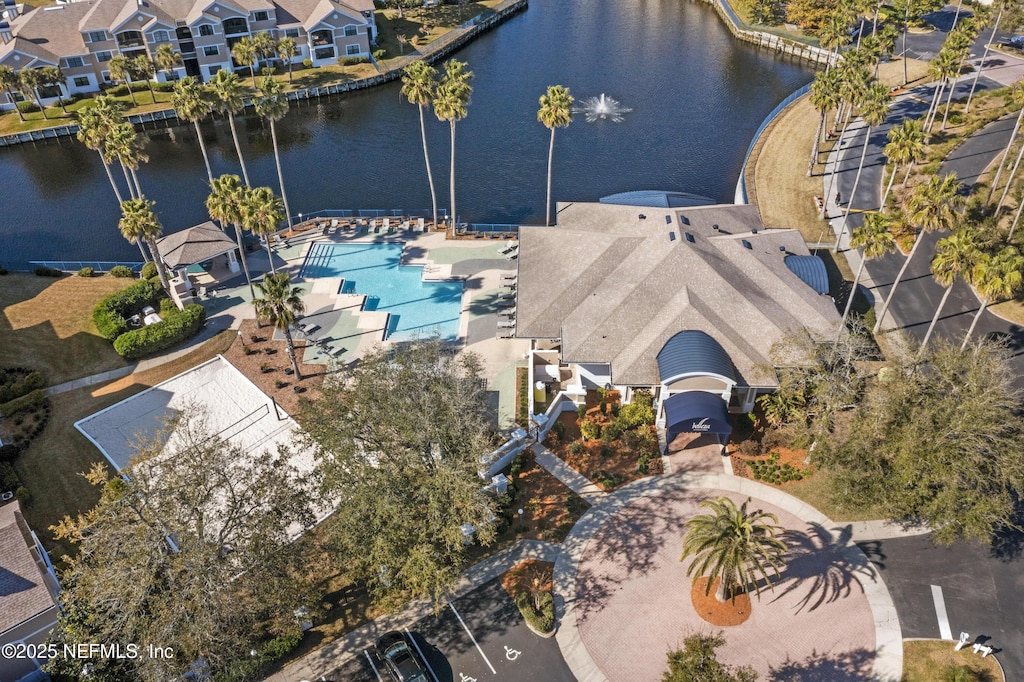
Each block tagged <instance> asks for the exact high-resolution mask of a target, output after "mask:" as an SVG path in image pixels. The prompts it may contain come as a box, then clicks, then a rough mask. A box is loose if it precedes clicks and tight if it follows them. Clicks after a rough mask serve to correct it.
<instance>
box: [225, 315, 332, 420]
mask: <svg viewBox="0 0 1024 682" xmlns="http://www.w3.org/2000/svg"><path fill="white" fill-rule="evenodd" d="M273 337H274V329H273V328H272V327H269V326H266V325H264V326H263V327H262V328H257V326H256V321H255V320H243V321H242V326H241V328H240V329H239V335H238V338H237V339H235V341H234V343H232V344H231V347H230V348H228V350H227V352H226V353H224V359H226V360H227V361H228V362H230V363H231V364H232V365H234V366H235V367H237V368H238V369H239V370H240V371H241V372H242V374H244V375H245V376H246V377H247V378H248V379H249V380H250V381H252V382H253V383H254V384H256V385H257V386H258V387H259V388H260V390H261V391H263V392H264V393H266V394H267V395H269V396H270V397H271V398H273V399H274V400H275V401H276V402H277V404H278V405H280V406H281V407H282V408H283V409H284V410H285V412H287V413H288V414H290V415H295V413H296V412H297V411H298V409H299V398H300V397H302V398H308V399H311V400H315V399H316V398H317V397H319V395H320V385H321V384H322V383H323V380H324V375H325V374H326V372H327V367H326V365H317V364H305V363H303V362H302V361H301V360H302V353H303V348H305V346H306V342H305V341H302V340H299V339H295V354H296V356H297V357H298V358H299V371H300V372H301V373H302V379H301V380H299V381H296V380H295V377H294V376H292V375H289V374H286V373H285V370H286V369H290V368H291V366H292V363H291V360H290V359H289V357H288V349H287V346H286V345H285V342H284V341H283V340H282V341H274V340H273ZM257 339H259V340H257ZM243 346H248V347H249V348H250V349H251V350H252V351H255V352H253V353H251V354H250V355H246V354H245V352H244V350H243ZM267 350H270V351H271V353H269V354H268V353H267ZM264 365H266V366H267V367H268V368H269V369H270V371H268V372H263V371H261V369H260V368H261V367H262V366H264ZM278 381H281V382H283V384H284V385H282V386H281V387H278V386H277V383H276V382H278ZM296 386H298V387H299V389H300V391H298V392H296V390H295V387H296Z"/></svg>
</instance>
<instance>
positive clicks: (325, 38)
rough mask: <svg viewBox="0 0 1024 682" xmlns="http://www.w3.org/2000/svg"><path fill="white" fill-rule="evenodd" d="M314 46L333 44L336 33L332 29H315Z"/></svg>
mask: <svg viewBox="0 0 1024 682" xmlns="http://www.w3.org/2000/svg"><path fill="white" fill-rule="evenodd" d="M312 38H313V47H320V46H322V45H333V44H334V34H333V33H331V32H330V31H313V35H312Z"/></svg>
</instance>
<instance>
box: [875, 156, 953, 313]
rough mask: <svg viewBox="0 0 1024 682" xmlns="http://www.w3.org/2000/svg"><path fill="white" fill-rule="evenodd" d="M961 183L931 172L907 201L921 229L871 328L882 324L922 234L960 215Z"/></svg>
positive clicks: (946, 225)
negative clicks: (931, 174)
mask: <svg viewBox="0 0 1024 682" xmlns="http://www.w3.org/2000/svg"><path fill="white" fill-rule="evenodd" d="M959 190H960V182H959V181H958V180H957V177H956V173H950V174H948V175H945V176H943V177H939V176H937V175H933V176H931V177H930V178H928V181H927V182H924V183H922V184H920V185H918V186H917V187H916V188H915V189H914V193H913V194H911V195H910V198H909V199H908V200H907V203H906V207H907V211H908V212H909V218H910V222H911V223H912V224H914V225H916V226H918V227H919V228H920V232H918V233H917V235H916V237H915V238H914V246H913V247H912V248H911V249H910V253H909V254H908V255H907V259H906V260H905V261H903V265H902V266H901V267H900V271H899V272H898V273H897V274H896V279H895V280H894V281H893V283H892V289H891V290H890V291H889V295H888V296H887V297H886V299H885V303H884V304H883V305H882V310H881V312H880V313H879V314H878V316H877V319H876V320H875V327H874V329H873V330H872V331H874V332H876V333H877V332H878V330H879V329H881V327H882V320H884V319H885V313H886V312H887V311H888V310H889V304H890V303H892V299H893V296H895V295H896V289H897V288H898V287H899V285H900V282H901V281H902V280H903V275H904V273H906V271H907V266H908V265H910V261H912V260H913V259H914V254H915V253H917V248H918V247H919V246H920V245H921V235H922V234H924V233H925V232H930V231H932V230H947V229H950V228H951V227H952V226H953V225H954V224H956V222H957V220H959V218H960V213H959V210H958V209H959V208H960V206H962V205H963V204H964V198H963V197H962V196H960V194H959Z"/></svg>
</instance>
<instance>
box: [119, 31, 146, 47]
mask: <svg viewBox="0 0 1024 682" xmlns="http://www.w3.org/2000/svg"><path fill="white" fill-rule="evenodd" d="M142 45H143V42H142V34H141V33H140V32H138V31H122V32H121V33H118V34H117V46H118V47H120V48H121V49H125V48H128V47H142Z"/></svg>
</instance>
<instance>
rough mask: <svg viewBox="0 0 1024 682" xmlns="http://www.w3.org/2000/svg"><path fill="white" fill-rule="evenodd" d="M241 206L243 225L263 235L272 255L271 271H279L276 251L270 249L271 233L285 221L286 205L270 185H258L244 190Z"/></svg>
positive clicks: (269, 253)
mask: <svg viewBox="0 0 1024 682" xmlns="http://www.w3.org/2000/svg"><path fill="white" fill-rule="evenodd" d="M242 192H243V193H242V200H241V205H240V206H239V213H240V216H241V223H242V227H243V228H245V229H246V230H249V231H250V232H252V233H253V234H258V235H262V236H263V237H264V242H265V244H266V246H267V256H269V257H270V271H271V272H275V273H276V272H277V268H275V267H274V252H273V251H272V250H271V249H270V235H272V234H274V233H275V232H277V228H278V227H280V226H281V223H282V222H284V217H285V207H284V202H282V201H281V200H280V199H279V198H278V197H277V196H276V195H275V194H274V191H273V190H272V189H270V188H269V187H256V188H254V189H250V190H245V189H243V190H242Z"/></svg>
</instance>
